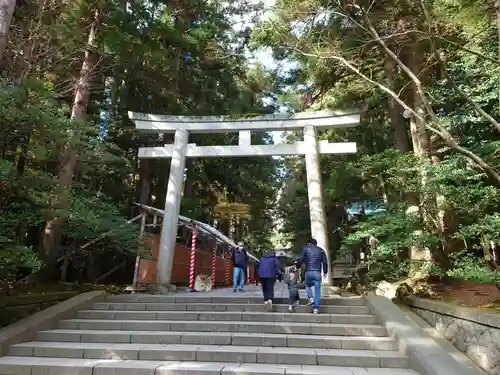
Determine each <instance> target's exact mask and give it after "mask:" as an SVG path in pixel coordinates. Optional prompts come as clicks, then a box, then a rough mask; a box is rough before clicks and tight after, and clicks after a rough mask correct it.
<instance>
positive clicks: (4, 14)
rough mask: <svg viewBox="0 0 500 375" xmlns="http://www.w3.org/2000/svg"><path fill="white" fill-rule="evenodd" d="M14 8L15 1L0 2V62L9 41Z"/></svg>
mask: <svg viewBox="0 0 500 375" xmlns="http://www.w3.org/2000/svg"><path fill="white" fill-rule="evenodd" d="M15 8H16V0H0V61H1V60H2V59H3V55H4V53H5V49H6V48H7V43H8V41H9V29H10V24H11V22H12V16H13V15H14V9H15Z"/></svg>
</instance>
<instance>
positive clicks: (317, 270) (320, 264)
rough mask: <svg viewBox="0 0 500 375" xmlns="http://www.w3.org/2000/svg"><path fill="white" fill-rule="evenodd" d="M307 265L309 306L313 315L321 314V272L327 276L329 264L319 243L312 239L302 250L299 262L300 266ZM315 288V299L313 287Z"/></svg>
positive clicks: (306, 281) (306, 276)
mask: <svg viewBox="0 0 500 375" xmlns="http://www.w3.org/2000/svg"><path fill="white" fill-rule="evenodd" d="M302 264H303V265H305V268H306V275H305V279H306V280H305V284H306V293H307V298H309V306H310V305H312V306H313V313H314V314H317V313H318V312H319V304H320V301H321V271H323V273H324V274H325V275H326V274H327V273H328V262H327V260H326V253H325V250H323V249H322V248H321V247H319V246H318V242H317V241H316V240H315V239H314V238H311V239H310V240H309V243H308V244H307V246H306V247H304V248H303V249H302V252H301V255H300V261H299V265H298V266H299V267H300V265H302ZM313 286H314V298H313V293H312V287H313Z"/></svg>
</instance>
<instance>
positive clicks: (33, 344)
mask: <svg viewBox="0 0 500 375" xmlns="http://www.w3.org/2000/svg"><path fill="white" fill-rule="evenodd" d="M11 348H55V349H65V348H66V349H102V350H106V349H112V350H127V349H131V350H142V349H146V348H147V349H150V350H162V351H173V350H178V351H188V352H193V351H198V350H200V351H226V350H230V351H231V352H242V353H245V352H246V353H267V352H269V351H272V352H273V353H285V354H286V353H292V354H297V355H299V354H306V355H316V354H318V355H321V354H329V353H330V354H334V355H350V356H366V355H368V354H371V355H378V356H382V357H385V356H388V357H393V358H405V357H406V356H405V355H404V354H403V353H400V352H398V351H396V352H392V351H389V353H388V351H385V350H349V349H318V348H290V347H279V346H275V347H257V348H256V347H249V346H240V345H191V344H131V343H128V344H127V343H119V344H115V343H82V342H45V341H30V342H25V343H22V344H16V345H13V346H11Z"/></svg>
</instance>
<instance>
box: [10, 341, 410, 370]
mask: <svg viewBox="0 0 500 375" xmlns="http://www.w3.org/2000/svg"><path fill="white" fill-rule="evenodd" d="M9 355H10V356H23V357H29V356H34V357H53V358H89V359H119V360H146V361H201V362H222V363H233V362H237V363H239V362H245V363H262V364H288V365H290V364H291V365H320V366H359V367H383V368H386V367H387V368H407V367H408V359H407V357H405V356H404V355H403V354H402V353H400V352H397V351H376V350H347V349H310V348H283V347H267V348H263V347H251V346H227V345H221V346H216V345H176V344H166V345H162V344H109V343H78V342H72V343H67V342H39V341H33V342H28V343H24V344H18V345H13V346H11V347H10V349H9Z"/></svg>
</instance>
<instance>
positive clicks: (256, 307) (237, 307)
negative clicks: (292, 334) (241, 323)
mask: <svg viewBox="0 0 500 375" xmlns="http://www.w3.org/2000/svg"><path fill="white" fill-rule="evenodd" d="M273 308H274V311H275V312H287V311H288V305H287V304H282V305H277V304H275V305H274V306H273ZM92 309H93V310H122V311H236V312H265V311H266V309H265V306H264V305H263V304H262V303H259V304H247V303H230V304H226V305H224V304H212V303H196V304H193V303H169V302H165V303H153V302H151V303H137V302H98V303H94V304H93V305H92ZM295 311H296V312H297V313H310V312H311V307H310V306H304V305H302V306H297V307H296V308H295ZM319 311H320V313H323V314H355V315H369V314H370V309H369V308H368V307H366V306H334V305H330V306H325V305H323V306H320V309H319Z"/></svg>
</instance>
